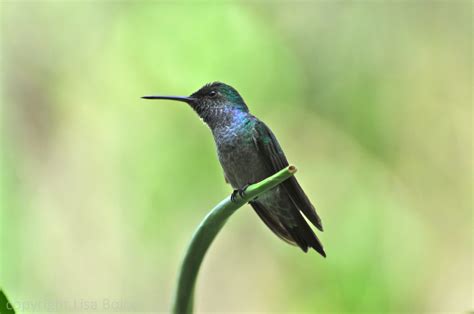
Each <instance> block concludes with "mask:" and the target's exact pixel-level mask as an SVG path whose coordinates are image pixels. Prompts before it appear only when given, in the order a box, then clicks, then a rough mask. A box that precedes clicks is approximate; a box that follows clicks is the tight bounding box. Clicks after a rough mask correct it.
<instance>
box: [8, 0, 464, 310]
mask: <svg viewBox="0 0 474 314" xmlns="http://www.w3.org/2000/svg"><path fill="white" fill-rule="evenodd" d="M0 10H1V11H0V12H1V13H0V17H1V46H0V47H1V69H2V70H1V74H2V84H1V87H2V88H1V98H0V99H1V136H0V138H1V168H0V170H1V172H0V180H1V183H0V186H1V194H0V199H1V202H0V206H1V210H0V215H1V216H0V219H1V222H0V228H1V232H0V234H1V240H0V245H1V249H0V262H1V267H0V285H1V286H2V287H3V288H4V289H5V290H6V292H7V294H8V295H9V298H10V299H11V301H12V302H13V303H14V304H16V305H17V308H18V310H19V312H35V311H43V312H48V311H57V312H61V313H70V312H77V311H90V310H93V309H94V306H96V307H97V308H96V310H98V311H99V312H107V311H108V310H109V309H110V308H107V302H110V303H111V305H113V306H114V308H113V309H114V310H117V311H122V312H133V311H159V312H166V311H168V310H169V308H170V301H171V297H172V294H173V289H174V286H175V285H174V282H175V279H176V275H177V270H178V266H179V263H180V260H181V257H182V255H183V253H184V249H185V247H186V245H187V243H188V241H189V239H190V237H191V235H192V232H193V230H194V228H195V227H196V226H197V224H198V223H199V221H200V220H201V219H202V218H203V216H204V215H205V214H206V213H207V212H208V211H209V210H210V208H212V207H213V206H214V205H215V204H216V203H217V202H218V201H220V200H221V199H223V198H224V197H226V196H227V195H229V193H230V192H231V189H230V187H229V186H227V185H226V184H225V183H224V179H223V176H222V171H221V169H220V166H219V164H218V161H217V158H216V155H215V149H214V143H213V140H212V137H211V134H210V132H209V130H208V129H207V128H206V127H205V126H204V125H203V124H202V122H201V121H200V120H199V119H198V118H197V116H196V115H195V113H194V112H193V111H192V110H190V109H189V108H187V106H186V105H184V104H178V103H168V102H150V101H143V100H141V99H140V98H139V97H140V96H142V95H146V94H158V93H161V94H177V95H189V94H191V93H192V92H194V91H195V90H197V89H198V88H199V87H200V86H201V85H203V84H204V83H207V82H210V81H215V80H219V81H223V82H226V83H229V84H231V85H233V86H234V87H236V88H237V89H238V90H239V91H240V92H241V94H242V95H243V96H244V98H245V100H246V101H247V103H248V105H249V106H250V108H251V111H252V112H253V113H254V114H255V115H257V116H258V117H260V118H261V119H263V120H264V121H265V122H266V123H267V124H268V125H269V126H270V127H271V128H272V129H273V130H274V132H275V133H276V135H277V137H278V138H279V140H280V142H281V144H282V146H283V147H284V149H285V151H286V153H287V156H288V159H289V160H290V162H291V163H293V164H295V165H297V166H298V168H299V170H300V171H299V172H298V174H297V177H298V179H299V180H300V182H301V184H302V186H303V187H304V189H305V190H306V192H307V193H308V195H309V196H310V198H311V199H312V200H313V202H314V203H315V205H316V207H317V208H318V211H319V213H320V215H321V216H322V218H323V222H324V225H325V232H324V233H323V234H320V237H321V239H322V241H323V243H324V245H325V248H326V251H327V254H328V257H327V258H326V259H323V258H321V257H320V256H318V255H317V254H316V253H315V252H311V253H308V254H304V253H302V252H301V251H300V250H298V249H297V248H293V247H291V246H288V245H286V244H284V243H283V242H281V241H280V240H279V239H277V238H276V237H275V236H274V235H273V234H272V233H271V232H270V231H269V230H268V229H267V228H266V227H265V226H264V224H263V223H262V222H261V221H260V220H259V219H258V217H257V216H256V214H255V213H254V212H253V211H252V209H251V208H250V207H249V206H245V207H243V208H242V209H241V210H240V211H239V212H238V213H237V214H235V216H234V217H233V218H232V219H231V220H230V222H229V223H228V225H227V226H226V227H225V228H224V230H223V232H222V233H221V234H220V235H219V237H218V239H217V240H216V242H215V243H214V245H213V246H212V248H211V250H210V252H209V255H208V256H207V258H206V260H205V263H204V266H203V268H202V272H201V274H200V278H199V281H198V286H197V295H196V302H195V303H196V309H197V311H198V312H219V313H223V312H310V313H324V312H361V313H364V312H374V313H382V312H411V313H422V312H426V313H428V312H435V311H437V312H449V313H459V312H466V311H468V310H472V309H473V306H472V299H473V290H472V289H473V287H472V283H473V277H472V273H473V266H472V265H473V260H472V252H473V246H472V242H473V233H472V231H473V221H472V205H473V204H472V86H473V78H472V72H473V63H472V44H473V29H472V26H473V25H472V22H473V13H472V12H473V4H472V2H471V1H356V2H349V1H341V2H340V1H338V2H328V1H321V2H310V1H308V2H305V1H302V2H290V1H288V2H286V1H281V2H275V3H270V2H251V1H242V2H235V3H234V2H226V3H218V2H174V1H166V2H159V1H133V2H132V1H129V2H126V1H123V2H118V1H117V2H116V1H71V2H69V1H32V2H24V1H2V2H1V5H0ZM94 304H95V305H94ZM35 305H36V308H35V307H34V306H35Z"/></svg>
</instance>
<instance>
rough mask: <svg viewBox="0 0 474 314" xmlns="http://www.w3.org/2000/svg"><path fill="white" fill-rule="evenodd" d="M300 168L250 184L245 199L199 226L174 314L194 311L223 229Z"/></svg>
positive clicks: (227, 204) (182, 274)
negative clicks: (207, 258) (204, 267)
mask: <svg viewBox="0 0 474 314" xmlns="http://www.w3.org/2000/svg"><path fill="white" fill-rule="evenodd" d="M295 172H296V167H294V166H288V167H286V168H284V169H282V170H280V171H279V172H277V173H275V174H274V175H272V176H270V177H268V178H266V179H264V180H262V181H260V182H258V183H255V184H252V185H250V186H249V187H248V188H247V189H246V190H245V195H244V196H243V197H236V199H235V200H234V202H232V201H231V199H230V196H229V197H227V198H226V199H224V200H223V201H221V202H220V203H219V204H218V205H217V206H216V207H214V208H213V209H212V210H211V212H210V213H209V214H207V216H206V217H205V218H204V220H203V221H202V222H201V223H200V224H199V226H198V228H197V229H196V231H195V232H194V235H193V237H192V239H191V243H190V244H189V246H188V249H187V250H186V254H185V256H184V260H183V262H182V265H181V269H180V273H179V277H178V287H177V290H176V293H175V296H174V301H173V313H175V314H185V313H186V314H188V313H192V312H193V296H194V287H195V285H196V279H197V275H198V272H199V268H200V267H201V264H202V260H203V258H204V255H205V254H206V252H207V250H208V248H209V246H210V245H211V243H212V241H213V240H214V238H215V237H216V235H217V234H218V233H219V231H220V230H221V229H222V227H223V226H224V224H225V223H226V222H227V219H228V218H229V217H230V216H231V215H232V214H233V213H234V212H235V211H236V210H237V209H239V208H240V207H242V206H243V205H245V204H246V203H247V202H249V201H251V200H253V199H254V198H256V197H257V196H259V195H260V194H262V193H264V192H266V191H268V190H270V189H272V188H274V187H275V186H277V185H278V184H280V183H281V182H283V181H285V180H286V179H288V178H289V177H291V176H292V175H293V174H294V173H295Z"/></svg>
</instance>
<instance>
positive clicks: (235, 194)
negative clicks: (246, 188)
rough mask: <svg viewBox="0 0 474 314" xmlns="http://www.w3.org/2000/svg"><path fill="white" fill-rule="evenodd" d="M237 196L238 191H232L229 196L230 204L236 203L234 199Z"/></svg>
mask: <svg viewBox="0 0 474 314" xmlns="http://www.w3.org/2000/svg"><path fill="white" fill-rule="evenodd" d="M237 194H239V190H234V191H232V194H231V195H230V201H231V202H232V203H235V202H236V201H235V198H236V197H237Z"/></svg>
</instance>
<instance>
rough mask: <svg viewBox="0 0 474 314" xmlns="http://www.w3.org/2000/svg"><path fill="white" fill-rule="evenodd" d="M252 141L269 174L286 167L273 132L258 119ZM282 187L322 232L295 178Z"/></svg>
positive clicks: (314, 213) (315, 215) (285, 161)
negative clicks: (263, 159) (264, 160)
mask: <svg viewBox="0 0 474 314" xmlns="http://www.w3.org/2000/svg"><path fill="white" fill-rule="evenodd" d="M255 119H256V118H255ZM253 141H254V144H255V146H256V147H257V149H258V150H259V152H260V153H261V155H262V156H263V157H264V158H265V159H266V162H265V164H266V165H267V167H268V171H269V172H270V173H271V174H273V173H276V172H278V171H279V170H281V169H283V168H285V167H287V166H288V160H287V159H286V157H285V154H284V153H283V150H282V149H281V147H280V144H279V143H278V141H277V139H276V138H275V135H273V132H272V131H271V130H270V128H269V127H267V126H266V125H265V123H263V122H262V121H260V120H258V119H256V122H255V126H254V136H253ZM282 186H283V187H284V188H285V189H286V191H287V193H288V195H289V196H290V198H291V201H292V202H293V203H294V204H295V206H296V207H297V208H298V209H299V210H300V211H301V212H303V214H304V215H305V216H306V218H308V219H309V221H311V222H312V223H313V225H314V226H315V227H316V228H318V229H319V230H321V231H323V226H322V224H321V219H320V218H319V216H318V214H317V213H316V210H315V209H314V207H313V205H312V204H311V202H310V201H309V199H308V197H307V196H306V194H305V193H304V191H303V189H302V188H301V186H300V185H299V183H298V181H297V180H296V178H295V177H291V178H289V179H288V180H285V181H284V182H283V183H282Z"/></svg>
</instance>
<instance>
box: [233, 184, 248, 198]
mask: <svg viewBox="0 0 474 314" xmlns="http://www.w3.org/2000/svg"><path fill="white" fill-rule="evenodd" d="M249 186H250V184H246V185H244V186H243V187H242V188H241V189H238V190H234V191H233V192H232V194H231V195H230V200H231V201H232V202H234V203H235V202H236V198H237V195H239V196H240V197H244V196H245V190H247V188H248V187H249Z"/></svg>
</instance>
